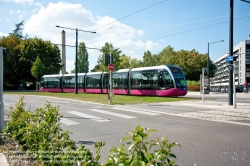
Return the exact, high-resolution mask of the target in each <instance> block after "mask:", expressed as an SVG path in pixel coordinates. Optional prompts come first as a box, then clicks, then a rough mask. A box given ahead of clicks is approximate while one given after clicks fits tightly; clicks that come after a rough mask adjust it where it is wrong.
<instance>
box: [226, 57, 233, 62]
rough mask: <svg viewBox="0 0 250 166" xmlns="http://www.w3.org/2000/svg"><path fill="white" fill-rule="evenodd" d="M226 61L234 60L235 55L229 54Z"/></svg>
mask: <svg viewBox="0 0 250 166" xmlns="http://www.w3.org/2000/svg"><path fill="white" fill-rule="evenodd" d="M226 61H227V62H233V61H234V56H227V57H226Z"/></svg>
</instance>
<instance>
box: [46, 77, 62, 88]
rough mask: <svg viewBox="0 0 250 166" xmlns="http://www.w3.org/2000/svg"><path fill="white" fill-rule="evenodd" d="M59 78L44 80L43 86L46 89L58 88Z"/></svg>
mask: <svg viewBox="0 0 250 166" xmlns="http://www.w3.org/2000/svg"><path fill="white" fill-rule="evenodd" d="M60 82H61V81H60V78H47V79H46V80H45V85H46V87H48V88H57V87H60Z"/></svg>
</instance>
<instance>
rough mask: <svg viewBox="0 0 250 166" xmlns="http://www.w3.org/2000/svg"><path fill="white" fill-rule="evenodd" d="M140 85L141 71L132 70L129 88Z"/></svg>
mask: <svg viewBox="0 0 250 166" xmlns="http://www.w3.org/2000/svg"><path fill="white" fill-rule="evenodd" d="M141 85H142V73H141V72H133V73H132V77H131V88H136V89H138V88H140V87H141Z"/></svg>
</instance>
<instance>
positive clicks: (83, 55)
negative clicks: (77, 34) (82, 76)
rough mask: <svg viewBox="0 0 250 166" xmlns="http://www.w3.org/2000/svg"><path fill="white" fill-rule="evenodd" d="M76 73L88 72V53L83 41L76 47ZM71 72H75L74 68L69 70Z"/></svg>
mask: <svg viewBox="0 0 250 166" xmlns="http://www.w3.org/2000/svg"><path fill="white" fill-rule="evenodd" d="M77 55H78V57H77V64H78V67H77V69H78V73H88V72H89V54H88V51H87V49H86V46H85V43H84V42H81V43H80V44H79V47H78V54H77ZM71 73H75V69H74V70H71Z"/></svg>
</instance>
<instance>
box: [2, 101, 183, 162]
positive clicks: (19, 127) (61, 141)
mask: <svg viewBox="0 0 250 166" xmlns="http://www.w3.org/2000/svg"><path fill="white" fill-rule="evenodd" d="M23 101H24V97H21V98H20V100H19V101H18V103H17V104H16V107H15V108H10V109H11V111H10V119H11V120H10V121H9V122H8V123H7V125H6V126H5V128H4V130H3V135H2V138H1V140H0V146H1V151H2V152H3V153H4V154H5V155H6V156H7V158H8V161H9V162H10V163H11V164H13V165H15V164H16V165H26V164H25V163H27V162H28V163H29V164H30V165H45V166H47V165H52V166H61V165H65V166H71V165H72V166H73V165H78V166H101V165H103V166H128V165H129V166H173V165H175V158H176V156H175V154H174V153H173V151H172V149H173V147H175V146H180V145H179V144H178V143H169V140H167V139H166V137H165V136H163V137H162V138H158V139H156V140H148V138H149V136H150V133H152V132H155V131H156V130H155V129H148V128H146V127H142V126H137V127H136V128H135V129H134V130H132V131H130V132H128V133H127V136H125V137H124V138H122V139H121V142H124V143H122V145H121V146H120V147H113V148H112V149H110V153H109V157H108V159H107V160H106V162H105V163H103V164H101V163H100V162H99V160H100V158H101V148H102V147H104V146H105V142H103V141H99V142H95V145H94V146H95V149H96V151H95V153H93V152H92V151H91V150H89V149H87V148H86V147H85V146H84V145H80V147H77V146H76V144H75V142H74V141H73V140H71V139H70V132H69V131H63V130H62V128H61V126H60V119H61V118H62V116H61V115H60V114H59V106H52V105H51V103H50V102H47V103H46V104H45V106H44V108H37V109H36V110H34V111H31V110H25V107H24V106H25V103H24V102H23ZM6 140H9V144H10V142H11V141H10V140H12V142H13V144H14V145H13V146H7V147H6V146H4V144H3V142H4V141H6ZM13 152H14V153H13ZM15 157H16V158H15ZM20 160H22V161H20ZM13 162H14V163H13Z"/></svg>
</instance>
